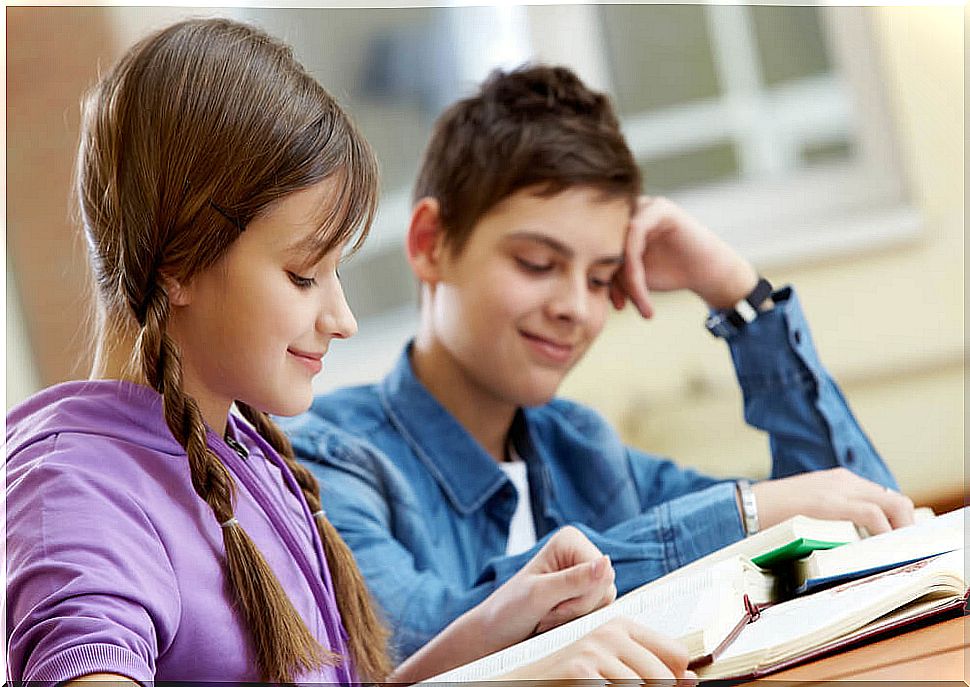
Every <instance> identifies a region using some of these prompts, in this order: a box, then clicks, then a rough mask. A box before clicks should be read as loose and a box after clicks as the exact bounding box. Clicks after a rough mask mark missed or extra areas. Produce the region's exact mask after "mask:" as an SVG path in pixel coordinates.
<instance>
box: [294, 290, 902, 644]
mask: <svg viewBox="0 0 970 687" xmlns="http://www.w3.org/2000/svg"><path fill="white" fill-rule="evenodd" d="M776 300H777V301H778V302H777V305H776V306H775V308H773V309H772V310H770V311H768V312H766V313H764V314H762V315H761V316H759V317H758V318H757V319H756V320H755V321H754V322H752V323H751V324H749V325H748V326H747V327H745V328H744V329H743V330H742V331H741V332H740V333H738V334H736V335H735V336H733V337H731V338H730V339H729V346H730V350H731V357H732V359H733V361H734V366H735V369H736V372H737V377H738V381H739V383H740V385H741V390H742V393H743V396H744V414H745V419H746V421H747V422H748V423H749V424H751V425H753V426H755V427H758V428H760V429H762V430H764V431H766V432H768V435H769V441H770V447H771V456H772V467H771V477H772V478H780V477H786V476H789V475H793V474H797V473H800V472H804V471H807V470H820V469H825V468H833V467H838V466H843V467H846V468H848V469H850V470H852V471H853V472H855V473H857V474H859V475H861V476H862V477H865V478H867V479H870V480H873V481H875V482H878V483H879V484H882V485H885V486H890V487H895V486H896V483H895V480H894V479H893V476H892V475H891V473H890V472H889V470H888V469H887V467H886V465H885V464H884V463H883V461H882V460H881V459H880V457H879V456H878V454H877V453H876V451H875V449H874V448H873V447H872V445H871V443H870V442H869V440H868V439H867V438H866V436H865V434H864V433H863V431H862V429H861V428H860V427H859V424H858V423H857V422H856V420H855V418H854V417H853V416H852V413H851V412H850V410H849V408H848V406H847V405H846V402H845V399H844V398H843V396H842V394H841V392H840V391H839V389H838V387H837V386H836V385H835V383H834V382H833V381H832V379H831V378H830V377H829V375H828V373H827V372H826V371H825V369H824V368H823V367H822V365H821V363H820V362H819V360H818V357H817V355H816V352H815V348H814V345H813V343H812V339H811V336H810V334H809V330H808V326H807V324H806V322H805V319H804V316H803V314H802V311H801V308H800V306H799V303H798V299H797V297H796V295H795V293H794V291H793V290H792V289H790V288H787V289H784V290H782V291H780V292H778V293H777V294H776ZM409 351H410V346H408V347H407V348H406V349H405V351H404V352H403V354H402V355H401V358H400V360H399V361H398V363H397V366H396V367H395V368H394V370H393V371H392V372H391V373H390V374H389V375H388V376H387V377H386V378H385V379H384V380H383V381H382V382H380V383H378V384H374V385H368V386H359V387H355V388H349V389H342V390H339V391H336V392H333V393H330V394H326V395H322V396H319V397H317V398H316V399H315V400H314V403H313V405H312V407H311V408H310V410H309V412H308V413H306V414H304V415H302V416H299V417H296V418H291V419H283V420H281V424H282V426H283V428H284V430H285V431H286V432H287V433H288V434H289V436H290V438H291V440H292V442H293V446H294V448H295V450H296V452H297V456H298V457H299V458H300V459H301V460H303V461H305V463H306V464H307V465H308V467H309V468H310V469H311V470H312V471H313V472H314V474H315V475H316V476H317V478H318V479H319V480H320V482H321V492H322V499H323V504H324V507H325V508H326V511H327V514H328V517H329V518H330V520H331V521H332V522H333V524H334V525H335V526H336V527H337V529H338V530H339V531H340V533H341V535H342V536H343V537H344V539H345V540H346V542H347V544H348V545H349V546H350V548H351V549H352V550H353V552H354V555H355V557H356V559H357V563H358V565H359V566H360V568H361V571H362V573H363V575H364V577H365V579H366V580H367V583H368V585H369V587H370V590H371V592H372V593H373V595H374V597H375V598H376V600H377V601H378V603H379V605H380V607H381V608H382V610H383V612H384V615H385V618H386V620H387V622H388V623H389V625H390V627H391V628H392V633H393V636H392V645H393V647H394V648H395V649H396V651H397V654H398V658H399V659H403V658H405V657H407V656H409V655H410V654H412V653H414V652H415V651H416V650H417V649H419V648H420V647H421V646H423V645H424V644H426V643H427V642H428V641H429V640H430V639H431V638H432V637H434V635H436V634H437V633H438V632H440V631H441V630H442V629H444V628H445V626H446V625H448V624H449V623H450V622H451V621H453V620H455V619H456V618H457V617H458V616H460V615H461V614H463V613H464V612H466V611H468V610H469V609H471V608H472V607H473V606H475V605H477V604H478V603H479V602H481V601H482V600H484V599H485V598H486V597H487V596H488V595H489V594H490V593H491V592H492V591H494V590H495V588H496V587H497V586H499V585H500V584H502V583H503V582H505V581H506V580H507V579H508V578H509V577H511V576H512V575H513V574H514V573H515V572H516V571H517V570H518V569H519V568H521V567H522V566H523V565H524V564H525V563H526V562H527V561H528V560H529V559H530V558H531V557H532V556H534V555H535V554H536V552H537V551H538V550H539V548H541V547H542V545H543V544H544V543H545V541H546V540H547V539H548V537H549V534H550V533H552V532H554V531H555V530H556V529H557V528H560V527H562V526H564V525H573V526H575V527H577V528H579V529H580V530H581V531H582V532H583V533H584V534H586V536H587V537H589V539H590V540H591V541H592V542H593V544H595V545H596V546H597V547H598V548H599V549H600V551H602V552H603V553H605V554H607V555H609V557H610V559H611V560H612V562H613V566H614V568H615V570H616V586H617V590H618V592H619V593H620V594H623V593H625V592H627V591H630V590H631V589H634V588H636V587H638V586H640V585H642V584H644V583H646V582H648V581H650V580H652V579H655V578H657V577H660V576H662V575H664V574H666V573H668V572H670V571H672V570H674V569H676V568H678V567H680V566H683V565H685V564H687V563H689V562H691V561H693V560H695V559H697V558H699V557H701V556H703V555H705V554H707V553H710V552H711V551H714V550H716V549H718V548H721V547H723V546H726V545H727V544H730V543H732V542H734V541H736V540H738V539H740V538H742V537H743V536H744V530H743V525H742V523H741V518H740V515H739V513H738V507H737V502H736V498H735V483H734V481H733V480H725V479H717V478H714V477H709V476H706V475H702V474H699V473H697V472H695V471H693V470H689V469H685V468H682V467H679V466H677V465H676V464H674V463H673V462H671V461H669V460H666V459H664V458H660V457H657V456H653V455H650V454H647V453H644V452H641V451H639V450H637V449H634V448H631V447H628V446H624V445H623V443H622V442H621V441H620V438H619V437H618V436H617V434H616V432H615V431H614V430H613V429H612V428H611V427H610V426H609V424H607V423H606V421H605V420H603V419H602V418H601V417H600V416H599V415H598V414H597V413H596V412H594V411H593V410H591V409H589V408H586V407H584V406H582V405H579V404H576V403H573V402H570V401H566V400H562V399H555V400H553V401H551V402H549V403H547V404H545V405H541V406H538V407H528V408H522V409H521V410H520V411H519V412H518V413H517V416H516V418H515V421H514V423H513V427H512V432H511V439H512V441H513V442H514V445H515V448H516V450H517V451H518V453H519V455H520V456H521V457H522V458H523V460H524V461H525V462H526V465H527V471H528V477H529V487H530V492H531V494H530V495H531V499H532V503H531V505H532V513H533V518H534V521H535V528H536V534H537V536H538V537H539V541H538V542H537V543H536V545H535V546H534V547H533V548H532V549H529V550H528V551H525V552H523V553H520V554H517V555H514V556H507V555H505V548H506V541H507V537H508V531H509V522H510V520H511V517H512V514H513V512H514V511H515V506H516V501H517V499H518V495H517V493H516V490H515V488H514V486H513V485H512V484H511V482H510V481H509V480H508V478H507V477H506V476H505V474H504V473H503V472H502V470H501V469H500V468H499V467H498V465H497V464H496V462H495V461H494V459H493V458H491V456H489V454H488V453H486V452H485V450H484V449H483V448H482V447H481V446H480V445H479V444H478V443H477V442H476V441H475V440H474V439H473V438H472V437H471V435H469V434H468V432H466V431H465V429H464V428H463V427H462V426H461V425H460V424H459V423H458V421H457V420H455V418H454V417H452V416H451V415H450V414H449V413H448V411H447V410H445V408H443V407H442V406H441V405H440V404H439V403H438V402H437V401H436V400H435V398H434V397H433V396H432V395H431V394H430V393H429V392H428V390H427V389H426V388H425V387H424V386H423V385H422V383H421V382H420V381H419V380H418V378H417V377H416V376H415V374H414V370H413V368H412V367H411V363H410V356H409ZM701 421H703V418H700V417H699V418H698V422H701Z"/></svg>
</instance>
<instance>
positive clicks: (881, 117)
mask: <svg viewBox="0 0 970 687" xmlns="http://www.w3.org/2000/svg"><path fill="white" fill-rule="evenodd" d="M214 15H223V16H232V17H235V18H237V19H242V20H245V21H251V22H255V23H257V24H259V25H261V26H263V27H264V28H265V29H267V30H268V31H269V32H271V33H273V34H275V35H277V36H279V37H281V38H283V39H284V40H286V41H287V42H289V43H291V44H292V45H293V46H294V48H295V50H296V53H297V54H298V56H299V57H300V58H301V60H302V61H303V62H304V64H305V65H306V66H307V67H308V69H309V70H310V71H311V72H312V73H313V74H314V75H315V76H316V77H317V78H318V79H319V80H320V81H321V82H322V83H323V84H324V85H325V86H326V87H327V88H328V90H330V91H331V92H332V93H334V94H335V95H336V96H337V97H338V98H339V99H340V100H341V102H342V103H343V104H344V106H345V107H346V108H347V109H348V110H349V111H350V113H351V114H352V116H353V117H354V118H355V119H356V121H357V122H358V123H359V124H360V126H361V127H362V129H363V131H364V134H365V136H366V137H367V138H368V139H369V140H370V141H371V143H372V144H373V146H374V147H375V149H376V151H377V153H378V156H379V158H380V162H381V167H382V177H383V182H382V184H383V189H382V202H381V210H380V213H379V216H378V218H377V222H376V225H375V227H374V230H373V232H372V238H371V239H370V240H369V241H368V243H367V244H366V245H365V248H364V249H363V250H362V251H361V252H360V253H359V254H358V255H356V256H355V257H354V258H353V259H352V260H351V261H350V262H349V263H348V265H347V266H346V268H344V269H342V270H341V274H342V276H343V277H344V281H345V285H346V288H347V291H348V298H349V300H350V302H351V306H352V307H353V308H354V310H355V312H356V313H357V315H358V319H359V322H360V333H359V335H358V336H357V337H356V338H355V339H353V340H352V341H350V342H335V344H336V345H334V346H333V348H332V351H331V354H330V355H329V356H328V359H327V366H326V369H325V372H324V373H323V374H322V375H321V376H320V377H318V379H317V380H316V384H317V387H318V390H321V391H322V390H326V389H329V388H332V387H334V386H338V385H343V384H350V383H359V382H369V381H374V380H377V379H379V378H380V377H381V376H383V374H384V373H385V372H386V371H387V370H388V369H389V368H390V366H391V365H392V364H393V362H394V361H395V359H396V358H397V356H398V355H399V352H400V348H401V346H402V345H403V343H404V342H405V341H406V340H407V339H408V338H409V336H410V335H411V334H412V333H413V331H414V326H415V322H416V319H417V309H416V293H417V290H416V286H415V283H414V280H413V278H412V276H411V273H410V270H409V268H408V266H407V263H406V261H405V259H404V253H403V248H402V238H403V236H404V232H405V230H406V228H407V223H408V217H409V195H410V187H411V183H412V181H413V177H414V174H415V171H416V165H417V161H418V158H419V155H420V153H421V150H422V147H423V145H424V143H425V141H426V139H427V136H428V134H429V132H430V129H431V125H432V122H433V121H434V119H435V117H436V116H437V114H438V113H439V112H440V111H441V110H442V109H443V108H444V107H445V106H446V105H447V104H448V103H450V102H451V101H452V100H454V99H456V98H458V97H461V96H462V95H464V94H466V93H468V92H470V91H471V90H473V88H474V85H475V84H476V82H478V81H480V80H481V79H482V78H483V77H484V76H485V75H486V74H487V73H488V72H489V70H491V69H492V68H494V67H496V66H503V67H512V66H516V65H519V64H521V63H523V62H525V61H528V60H544V61H549V62H559V63H565V64H568V65H570V66H572V67H574V68H575V69H576V70H577V71H578V72H579V74H580V75H581V76H582V77H583V78H584V79H585V80H586V81H587V82H588V83H589V84H591V85H593V86H595V87H597V88H599V89H602V90H605V91H607V92H609V93H610V94H611V95H612V96H613V98H614V99H615V103H616V105H617V107H618V110H619V112H620V114H621V116H622V121H623V127H624V131H625V133H626V135H627V137H628V140H629V142H630V144H631V147H632V148H633V150H634V152H635V154H636V156H637V158H638V160H639V161H640V163H641V165H642V168H643V170H644V174H645V179H646V184H645V190H646V191H647V192H649V193H652V194H665V195H669V196H670V197H672V198H674V199H675V200H677V201H678V202H680V203H682V204H683V205H684V206H686V207H687V208H688V210H690V211H691V212H692V213H694V214H695V215H696V216H698V217H699V218H700V219H701V220H703V221H704V222H706V223H707V224H708V225H709V226H711V227H712V228H713V229H715V230H716V231H717V232H718V233H720V234H721V235H722V236H724V237H725V238H726V239H727V240H728V241H729V242H731V243H732V244H733V245H735V246H736V247H737V248H738V249H739V250H740V251H741V252H742V253H743V254H745V255H746V256H748V257H749V258H750V259H752V260H753V261H754V262H755V264H756V265H757V266H758V268H759V269H760V270H761V271H762V272H763V273H764V274H765V275H766V276H767V277H768V278H769V279H771V280H772V281H773V282H774V283H775V284H776V285H780V284H784V283H789V282H790V283H792V284H794V285H796V286H797V288H798V290H799V294H800V297H801V300H802V303H803V306H804V308H805V310H806V311H807V314H808V316H809V320H810V322H811V324H812V327H813V333H814V337H815V341H816V344H817V347H818V348H819V350H820V353H821V355H822V358H823V360H824V361H825V362H826V364H827V366H828V367H829V369H830V370H831V371H832V372H833V374H834V376H835V377H836V378H837V379H838V380H839V381H840V382H841V384H842V387H843V389H844V391H845V392H846V395H847V396H848V398H849V400H850V402H851V404H852V406H853V408H854V410H855V411H856V413H857V416H858V418H859V420H860V422H861V423H862V425H863V426H864V427H865V428H866V430H867V431H868V433H869V435H870V437H871V438H872V439H873V441H874V443H875V444H876V446H877V447H878V448H879V449H880V451H881V452H882V454H883V456H884V457H885V458H886V460H887V462H888V463H889V464H890V466H891V468H892V469H893V470H894V472H895V473H896V474H897V476H898V477H899V480H900V482H901V484H902V486H903V488H904V490H905V491H906V492H907V493H909V494H910V495H911V496H913V497H914V499H915V500H916V501H918V502H919V503H921V504H930V505H934V506H936V507H937V508H940V509H942V508H948V507H952V506H955V505H958V504H961V503H962V502H963V501H964V498H965V493H966V488H965V483H964V461H965V443H964V342H965V335H964V215H963V198H964V196H963V193H964V183H963V180H964V154H963V153H964V149H963V145H964V136H963V124H964V117H963V114H964V110H963V108H964V97H963V93H964V70H965V54H964V45H963V32H964V28H965V26H966V14H965V10H964V8H963V7H962V6H960V5H951V6H937V7H816V6H783V5H781V6H779V5H773V6H768V5H763V6H733V5H732V6H728V5H716V6H715V5H711V6H704V5H686V4H677V5H659V4H653V5H633V4H617V5H607V4H602V5H596V4H589V5H575V4H573V5H537V6H508V5H503V6H501V7H487V6H486V7H415V6H411V7H401V8H393V7H390V8H382V9H360V8H331V9H262V8H246V7H241V8H219V9H213V10H206V9H204V8H172V7H170V8H147V7H138V8H123V7H7V8H6V28H7V43H6V46H7V47H6V50H7V139H6V141H7V199H6V200H7V233H6V238H7V242H6V324H7V329H6V331H7V334H6V344H7V358H6V375H7V376H6V380H7V381H6V407H7V408H8V409H9V408H10V407H11V406H12V405H14V404H16V403H17V402H19V401H20V400H22V399H24V398H25V397H27V396H28V395H30V394H31V393H33V392H35V391H36V390H38V389H40V388H42V387H44V386H47V385H50V384H54V383H57V382H61V381H64V380H67V379H74V378H81V377H85V376H87V373H88V367H89V362H90V350H89V344H88V342H89V340H90V333H89V332H88V330H87V328H88V327H89V326H90V323H91V320H90V317H89V313H90V304H89V301H88V298H89V292H90V291H89V287H88V282H87V268H86V264H85V256H84V243H83V240H82V239H81V237H80V235H79V233H78V229H77V227H76V226H75V224H74V222H73V220H72V214H71V207H72V206H71V204H70V183H71V170H72V160H73V155H74V148H75V145H76V141H77V130H78V120H79V101H80V97H81V94H82V93H83V92H84V91H85V90H86V89H87V88H88V87H89V86H90V85H92V84H93V82H94V80H95V79H96V78H97V75H98V73H99V72H101V71H104V70H105V69H107V68H108V67H109V66H110V65H111V64H112V63H113V62H114V60H116V59H117V57H118V56H119V55H120V54H121V53H122V52H123V51H124V50H125V49H126V48H127V47H128V46H129V45H131V44H132V43H133V42H134V41H136V40H137V39H138V38H140V37H141V36H143V35H144V34H146V33H147V32H149V31H151V30H153V29H156V28H159V27H161V26H163V25H165V24H167V23H169V22H171V21H174V20H177V19H179V18H182V17H186V16H214ZM657 309H658V312H657V315H656V316H655V317H654V319H653V320H652V321H651V322H649V323H645V322H643V321H642V320H641V319H640V318H639V317H638V316H637V315H636V314H635V312H634V311H633V310H632V309H629V308H628V309H627V310H625V311H623V312H621V313H619V314H615V315H613V316H612V318H611V320H610V322H609V324H608V326H607V329H606V331H605V332H604V334H603V335H602V337H601V338H600V339H599V340H598V342H597V343H596V344H595V346H594V348H593V349H592V350H591V352H590V353H589V355H588V356H587V357H586V358H585V359H584V361H583V362H582V363H581V365H580V366H578V367H577V368H576V370H575V371H574V372H573V373H572V374H571V375H570V377H569V378H568V379H567V382H566V384H565V386H564V388H563V390H562V391H563V395H565V396H569V397H571V398H575V399H578V400H580V401H583V402H586V403H588V404H590V405H592V406H594V407H595V408H597V409H598V410H600V411H601V412H602V413H603V414H604V415H605V416H606V417H607V418H609V419H610V420H611V421H612V422H613V423H614V424H615V425H616V426H617V428H618V429H619V431H620V433H621V434H622V435H623V437H624V439H625V440H626V441H628V442H629V443H631V444H633V445H636V446H639V447H641V448H644V449H646V450H649V451H652V452H655V453H660V454H665V455H669V456H672V457H674V458H676V459H677V460H678V461H680V462H681V463H683V464H687V465H691V466H694V467H697V468H698V469H701V470H704V471H708V472H712V473H715V474H724V475H728V474H747V475H750V476H753V477H762V476H765V475H766V473H767V470H768V468H769V458H768V446H767V440H766V439H765V437H764V436H763V435H761V434H760V433H758V432H756V431H754V430H751V429H749V428H747V427H746V426H745V425H744V424H743V421H742V407H741V399H740V393H739V391H738V390H737V386H736V383H735V381H734V379H733V371H732V367H731V364H730V359H729V356H728V353H727V350H726V347H725V346H724V344H723V342H720V341H717V340H714V339H712V338H711V337H710V336H709V335H708V334H707V333H706V331H705V330H704V328H703V326H702V321H703V318H704V315H705V312H704V307H703V305H702V303H701V302H700V301H698V300H697V299H695V298H693V297H691V296H689V295H684V294H674V295H666V296H660V297H658V299H657Z"/></svg>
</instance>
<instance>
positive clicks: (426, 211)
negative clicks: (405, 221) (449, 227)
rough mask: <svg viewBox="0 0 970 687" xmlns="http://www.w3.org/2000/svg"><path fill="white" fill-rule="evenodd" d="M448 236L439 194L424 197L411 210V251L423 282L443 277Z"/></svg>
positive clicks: (409, 256)
mask: <svg viewBox="0 0 970 687" xmlns="http://www.w3.org/2000/svg"><path fill="white" fill-rule="evenodd" d="M444 239H445V234H444V231H443V229H442V227H441V212H440V206H439V205H438V201H437V200H436V199H435V198H428V197H425V198H422V199H421V200H419V201H418V202H417V204H415V206H414V210H413V211H412V213H411V225H410V226H409V227H408V239H407V252H408V262H410V263H411V269H412V270H414V274H415V275H417V277H418V279H419V280H421V281H422V282H423V283H426V284H434V283H436V282H437V281H439V280H440V278H441V257H442V255H443V254H444V250H445V247H444Z"/></svg>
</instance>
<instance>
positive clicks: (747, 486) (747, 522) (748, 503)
mask: <svg viewBox="0 0 970 687" xmlns="http://www.w3.org/2000/svg"><path fill="white" fill-rule="evenodd" d="M735 484H736V485H737V489H738V498H739V499H740V501H741V520H742V522H743V523H744V535H745V536H746V537H750V536H751V535H752V534H757V533H758V530H760V529H761V524H760V523H759V522H758V503H757V502H756V501H755V500H754V491H752V490H751V482H749V481H748V480H746V479H739V480H738V481H737V482H735Z"/></svg>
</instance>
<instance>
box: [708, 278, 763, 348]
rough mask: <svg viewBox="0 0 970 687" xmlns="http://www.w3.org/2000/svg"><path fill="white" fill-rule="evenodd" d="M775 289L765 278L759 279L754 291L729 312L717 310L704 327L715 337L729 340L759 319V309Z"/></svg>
mask: <svg viewBox="0 0 970 687" xmlns="http://www.w3.org/2000/svg"><path fill="white" fill-rule="evenodd" d="M773 291H774V288H773V287H772V286H771V282H769V281H768V280H767V279H765V278H764V277H759V278H758V283H757V284H756V285H755V287H754V290H753V291H751V293H749V294H748V295H747V297H745V298H742V299H741V300H739V301H738V302H737V303H735V304H734V307H732V308H728V309H727V310H715V311H713V312H712V313H711V314H710V315H708V316H707V320H705V321H704V326H705V327H707V331H709V332H710V333H711V334H713V335H714V336H719V337H721V338H724V339H727V338H730V337H731V336H733V335H735V334H737V333H738V332H740V331H741V330H742V329H744V327H745V325H747V324H749V323H750V322H754V320H755V319H756V318H757V317H758V308H760V307H761V306H762V304H764V302H765V301H766V300H768V299H769V298H770V297H771V294H772V292H773Z"/></svg>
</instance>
